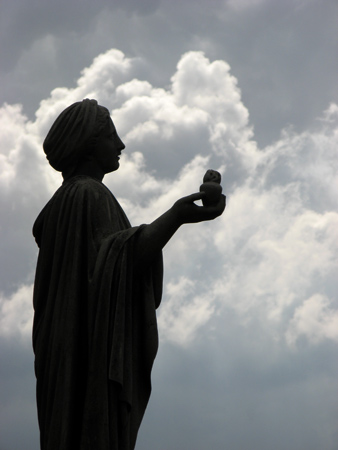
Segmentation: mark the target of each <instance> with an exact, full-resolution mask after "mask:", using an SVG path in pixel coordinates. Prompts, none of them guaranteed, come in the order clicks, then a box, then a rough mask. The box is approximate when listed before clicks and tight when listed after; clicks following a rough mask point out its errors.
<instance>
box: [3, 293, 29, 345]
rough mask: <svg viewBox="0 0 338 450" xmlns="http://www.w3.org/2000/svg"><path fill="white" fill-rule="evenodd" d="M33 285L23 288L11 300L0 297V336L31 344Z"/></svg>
mask: <svg viewBox="0 0 338 450" xmlns="http://www.w3.org/2000/svg"><path fill="white" fill-rule="evenodd" d="M32 299H33V285H30V286H21V287H20V288H19V289H18V290H17V291H16V292H14V294H13V295H11V296H10V298H5V297H3V296H2V295H1V296H0V336H1V337H3V338H5V339H12V338H13V337H14V338H18V337H19V338H21V339H22V340H23V341H24V342H29V343H30V342H31V336H32V324H33V310H32Z"/></svg>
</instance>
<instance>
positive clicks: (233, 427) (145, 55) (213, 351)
mask: <svg viewBox="0 0 338 450" xmlns="http://www.w3.org/2000/svg"><path fill="white" fill-rule="evenodd" d="M0 17H1V19H0V20H1V23H0V25H1V26H0V42H1V65H0V79H1V84H0V86H1V92H0V123H1V125H0V208H1V217H0V245H1V251H0V258H1V260H0V267H1V269H0V358H1V364H0V404H1V409H0V449H1V450H18V449H23V450H36V449H37V448H38V439H39V434H38V425H37V417H36V407H35V379H34V357H33V353H32V347H31V327H32V317H33V309H32V288H33V282H34V272H35V264H36V258H37V247H36V245H35V242H34V240H33V238H32V235H31V228H32V224H33V222H34V220H35V218H36V217H37V215H38V213H39V212H40V210H41V209H42V207H43V206H44V204H45V203H46V202H47V201H48V200H49V198H50V197H51V196H52V195H53V192H54V191H55V190H56V189H57V188H58V187H59V185H60V184H61V181H62V180H61V176H60V174H59V173H58V172H55V171H54V170H53V169H52V168H51V167H50V166H49V165H48V163H47V161H46V158H45V156H44V153H43V151H42V142H43V139H44V137H45V136H46V134H47V132H48V130H49V128H50V126H51V124H52V123H53V121H54V120H55V118H56V117H57V115H58V114H59V113H60V112H61V111H62V110H63V109H64V108H65V107H67V106H68V105H70V104H71V103H73V102H75V101H79V100H82V99H83V98H95V99H97V100H98V101H99V103H100V104H102V105H104V106H106V107H108V108H109V110H110V111H111V114H112V118H113V120H114V123H115V125H116V128H117V130H118V133H119V135H120V136H121V138H122V140H123V141H124V143H125V145H126V149H125V150H124V152H123V156H122V158H121V161H120V169H119V170H118V171H117V172H115V173H113V174H110V175H107V176H106V177H105V179H104V182H105V184H106V185H107V186H108V187H109V188H110V189H111V190H112V192H113V193H114V194H115V195H116V197H117V198H118V199H119V201H120V203H121V204H122V206H123V208H124V209H125V211H126V213H127V215H128V217H129V219H130V221H131V222H132V224H133V225H138V224H141V223H150V222H151V221H152V220H154V219H155V218H156V217H158V216H159V215H160V214H161V213H163V212H164V211H165V210H167V209H168V208H170V206H171V205H172V204H173V203H174V202H175V201H176V200H177V199H178V198H180V197H182V196H185V195H188V194H191V193H193V192H197V191H198V190H199V185H200V184H201V182H202V178H203V175H204V173H205V171H206V170H207V169H209V168H213V169H216V170H219V171H220V172H221V173H222V185H223V191H224V193H225V194H226V196H227V208H226V211H225V213H224V214H223V216H222V217H221V218H218V219H217V220H215V221H212V222H208V223H202V224H195V225H184V226H183V227H181V229H180V230H179V231H178V232H177V234H176V235H175V236H174V237H173V238H172V240H171V241H170V242H169V244H168V245H167V246H166V248H165V249H164V260H165V278H164V295H163V299H162V305H161V306H160V308H159V309H158V326H159V335H160V347H159V352H158V355H157V358H156V361H155V365H154V369H153V374H152V382H153V392H152V396H151V399H150V403H149V406H148V409H147V411H146V415H145V418H144V421H143V423H142V425H141V429H140V431H139V437H138V442H137V446H136V450H184V449H187V450H206V449H213V450H224V449H229V450H271V449H274V450H285V449H288V450H305V449H306V450H337V449H338V444H337V442H338V428H337V422H338V382H337V379H338V359H337V342H338V299H337V265H338V264H337V256H338V251H337V243H338V239H337V238H338V235H337V234H338V233H337V229H338V227H337V225H338V211H337V194H338V192H337V191H338V175H337V174H338V170H337V169H338V155H337V144H338V84H337V73H338V58H337V51H338V34H337V30H336V28H337V27H336V25H337V21H338V3H337V2H336V0H208V1H207V0H195V1H191V0H181V1H178V0H172V1H170V2H169V1H168V2H165V1H161V0H139V1H137V0H123V1H122V0H115V1H110V2H109V1H106V0H97V1H96V2H92V1H89V0H60V1H58V2H45V1H42V0H11V1H8V2H3V3H2V4H1V6H0Z"/></svg>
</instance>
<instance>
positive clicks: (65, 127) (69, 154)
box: [43, 98, 110, 172]
mask: <svg viewBox="0 0 338 450" xmlns="http://www.w3.org/2000/svg"><path fill="white" fill-rule="evenodd" d="M109 118H110V115H109V111H108V109H107V108H104V107H103V106H100V105H98V103H97V101H96V100H89V99H88V98H86V99H85V100H83V101H82V102H76V103H73V104H72V105H70V106H68V108H66V109H65V110H64V111H62V113H61V114H60V115H59V117H58V118H57V119H56V120H55V122H54V123H53V125H52V128H51V129H50V130H49V132H48V134H47V136H46V139H45V140H44V143H43V149H44V151H45V153H46V156H47V159H48V161H49V164H50V165H51V166H52V167H53V168H54V169H55V170H58V171H60V172H63V171H66V170H69V168H71V167H75V166H76V165H77V164H78V162H79V161H80V160H81V159H82V158H83V157H84V156H85V155H86V154H88V153H90V151H91V150H93V148H95V144H96V140H97V138H98V135H99V133H100V131H101V130H102V129H103V128H104V126H105V125H106V123H107V121H108V119H109Z"/></svg>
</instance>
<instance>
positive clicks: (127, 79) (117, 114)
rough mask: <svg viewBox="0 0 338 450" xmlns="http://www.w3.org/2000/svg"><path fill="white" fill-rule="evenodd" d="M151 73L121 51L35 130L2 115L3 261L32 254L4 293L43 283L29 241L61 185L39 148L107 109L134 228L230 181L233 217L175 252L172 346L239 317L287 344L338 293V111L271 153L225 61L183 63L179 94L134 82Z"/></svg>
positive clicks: (169, 254) (186, 230) (183, 234)
mask: <svg viewBox="0 0 338 450" xmlns="http://www.w3.org/2000/svg"><path fill="white" fill-rule="evenodd" d="M139 63H140V61H139V59H138V58H127V57H126V56H125V55H124V54H123V53H122V52H121V51H119V50H116V49H111V50H109V51H107V52H105V53H103V54H101V55H99V56H98V57H96V58H95V59H94V60H93V63H92V64H91V65H90V66H89V67H87V68H85V69H84V70H83V71H82V73H81V76H80V77H79V79H78V81H77V83H76V86H75V87H74V88H56V89H54V90H53V91H52V92H51V95H50V97H49V98H47V99H45V100H43V101H41V104H40V107H39V109H38V110H37V112H36V119H35V121H34V122H33V121H28V119H27V118H26V117H25V116H24V115H23V114H22V109H21V108H20V106H18V105H4V107H3V108H2V109H1V114H2V115H1V118H2V121H3V123H4V124H5V125H6V126H5V127H4V128H3V130H4V131H3V132H2V136H1V139H2V141H1V142H2V148H3V150H2V154H1V158H2V165H1V167H2V171H1V176H0V181H1V185H2V192H1V201H2V204H3V206H4V208H6V209H7V210H8V211H10V214H9V215H8V216H7V218H6V219H5V221H4V228H5V229H6V230H8V231H7V233H8V236H7V237H8V239H7V241H6V243H5V244H4V247H5V249H8V250H6V252H7V253H10V250H9V249H10V248H18V247H20V248H21V250H23V255H24V258H23V259H24V261H25V266H24V265H20V264H19V268H18V269H19V270H13V269H14V264H15V257H16V255H17V253H16V252H14V253H13V252H12V253H13V257H12V260H11V259H10V260H9V261H7V267H8V269H7V274H9V273H12V276H11V283H6V282H5V278H4V280H3V281H4V284H5V285H6V286H7V287H6V289H7V290H6V292H7V294H6V295H7V297H8V295H10V294H11V295H14V294H13V292H16V290H17V289H18V287H19V286H20V285H21V284H22V280H23V279H24V280H26V283H27V285H28V284H29V283H30V282H31V281H32V275H33V268H34V259H35V255H36V250H34V244H33V242H32V238H31V237H30V236H29V233H28V230H30V226H31V224H32V222H33V220H34V214H35V215H37V213H38V208H39V207H41V206H42V205H43V203H44V202H45V201H46V200H47V199H48V196H50V195H52V193H53V191H54V190H55V189H56V188H57V187H58V185H59V183H60V176H59V175H58V174H57V173H56V172H55V171H53V170H52V169H50V167H49V166H48V165H47V163H46V160H45V158H44V155H43V152H42V151H41V142H42V140H43V138H44V136H45V135H46V133H47V131H48V129H49V127H50V126H51V124H52V122H53V120H54V119H55V117H56V116H57V115H58V114H59V113H60V112H61V111H62V110H63V109H64V108H65V107H66V106H68V105H69V104H70V103H73V102H74V101H78V100H81V99H82V98H85V97H89V98H97V99H98V100H99V102H100V103H101V104H104V105H106V106H108V107H109V108H110V109H111V110H112V116H113V119H114V121H115V123H116V125H117V128H118V131H119V134H120V135H121V137H122V139H124V141H125V143H126V145H127V148H126V150H125V151H124V153H125V154H124V155H123V157H122V160H121V168H120V170H119V171H118V172H117V173H116V174H114V175H113V176H111V177H107V185H108V186H109V187H110V188H111V189H112V190H113V191H114V193H115V194H116V195H117V197H118V198H120V199H121V203H122V205H123V206H124V208H125V209H126V211H127V215H128V216H129V217H130V218H131V221H132V223H134V224H137V223H143V222H146V223H147V222H149V221H151V220H153V219H155V218H156V217H157V216H158V215H160V214H161V213H162V212H163V211H164V210H165V209H167V208H169V207H170V206H171V204H173V202H174V201H175V200H176V199H177V198H179V197H180V196H183V195H188V194H189V193H191V192H193V191H197V190H198V187H199V184H200V183H201V181H202V177H203V174H204V171H205V170H206V169H207V168H209V167H214V168H216V169H219V170H221V171H222V172H223V180H224V188H225V191H226V193H227V194H228V207H227V210H226V213H225V215H224V216H222V218H220V219H218V220H217V221H215V222H213V223H207V224H199V225H196V226H191V227H189V226H185V227H183V228H182V229H181V230H180V231H179V232H178V234H177V236H175V237H174V238H173V242H172V243H170V244H169V246H168V249H166V251H165V253H166V264H167V270H166V281H167V286H168V287H167V295H168V296H169V298H170V299H171V301H170V302H169V303H168V305H170V306H163V308H162V311H160V316H159V317H160V319H159V320H160V322H161V323H162V324H163V336H164V339H169V340H170V339H173V340H175V342H176V343H179V342H180V343H182V344H187V342H189V341H190V342H191V341H192V340H193V338H194V334H195V333H196V332H197V330H198V329H199V328H200V327H201V326H202V325H203V326H204V325H205V324H206V323H207V322H208V321H209V320H211V319H212V317H213V315H215V314H216V313H217V314H219V313H220V311H222V310H224V308H231V309H234V310H235V311H237V314H238V315H239V316H238V317H239V320H241V321H242V322H243V323H245V322H246V321H247V320H250V315H251V316H252V315H253V316H254V317H255V318H259V320H261V321H262V326H263V325H264V326H266V327H267V328H268V329H269V330H270V331H271V333H276V329H277V333H281V335H280V336H279V338H281V336H284V335H285V333H287V331H286V330H288V329H289V322H290V320H293V319H292V317H293V315H294V314H296V313H295V311H296V309H297V308H299V307H300V305H302V304H303V303H304V301H306V299H307V298H309V293H314V295H317V294H318V295H323V296H324V297H325V296H328V297H330V295H331V293H330V292H329V291H330V289H331V288H330V286H332V285H333V283H334V275H333V274H334V267H335V266H334V262H333V261H334V251H335V248H336V244H335V242H337V241H336V240H335V234H334V230H335V229H336V224H337V214H336V213H335V212H334V209H333V206H334V199H335V198H336V188H335V187H334V186H337V174H336V171H335V170H334V164H335V162H336V159H337V157H336V153H335V148H336V145H337V132H336V129H337V110H338V108H337V106H336V105H334V104H332V105H331V106H330V107H329V108H328V109H327V110H326V111H325V112H324V114H323V116H322V117H321V118H320V120H318V123H317V124H316V126H315V127H314V128H313V129H312V130H308V131H306V132H303V133H298V134H297V133H296V132H294V131H293V130H292V129H291V128H289V129H286V130H284V132H283V133H282V136H281V139H280V140H278V141H276V142H275V143H274V144H273V145H270V146H268V147H266V148H265V149H259V148H258V147H257V144H256V142H255V141H254V140H253V137H254V136H253V130H252V127H251V126H250V123H249V114H248V110H247V108H246V107H245V106H244V105H243V102H242V100H241V92H240V89H239V88H238V83H237V80H236V78H235V77H234V76H233V75H232V74H231V71H230V67H229V65H228V64H227V63H226V62H225V61H213V62H210V60H208V58H206V56H205V55H204V54H203V53H202V52H188V53H185V54H184V55H182V57H181V59H180V61H179V62H178V64H177V69H176V72H175V74H174V75H173V76H172V78H171V81H172V84H171V85H170V86H169V87H168V88H167V89H163V88H156V87H154V86H152V85H151V83H149V81H146V80H139V79H136V78H135V76H134V75H135V67H137V66H138V64H139ZM126 180H128V181H126ZM41 186H44V187H45V189H41ZM13 205H14V206H13ZM32 205H34V208H33V210H32ZM33 211H34V214H33ZM23 217H25V220H23V219H22V218H23ZM27 218H29V221H28V220H27ZM10 223H16V228H13V227H11V226H10ZM27 225H29V226H28V228H27ZM28 242H29V244H28ZM177 255H180V256H179V260H178V256H177ZM312 255H316V257H315V258H313V257H312ZM27 261H29V264H27ZM182 283H183V284H182ZM179 288H182V292H181V293H180V295H178V291H179ZM18 292H21V291H20V290H19V291H18ZM175 297H177V298H178V299H180V300H177V301H175ZM188 299H189V301H188ZM187 302H188V303H187ZM184 305H185V306H184ZM178 317H180V318H179V319H178ZM297 317H298V316H297ZM276 327H277V328H276ZM278 327H280V328H278ZM288 333H289V334H287V336H289V335H290V332H288ZM288 342H290V338H288Z"/></svg>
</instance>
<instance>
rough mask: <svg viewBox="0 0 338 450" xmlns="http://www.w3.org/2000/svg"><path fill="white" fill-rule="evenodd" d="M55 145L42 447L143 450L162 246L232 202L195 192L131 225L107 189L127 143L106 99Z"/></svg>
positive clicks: (40, 368)
mask: <svg viewBox="0 0 338 450" xmlns="http://www.w3.org/2000/svg"><path fill="white" fill-rule="evenodd" d="M43 147H44V151H45V153H46V155H47V158H48V160H49V162H50V164H51V166H52V167H54V168H55V169H56V170H58V171H61V172H62V175H63V178H64V181H63V184H62V186H61V187H60V188H59V189H58V190H57V191H56V193H55V194H54V195H53V197H52V198H51V200H50V201H49V202H48V203H47V205H46V206H45V207H44V208H43V210H42V211H41V213H40V214H39V216H38V218H37V219H36V222H35V224H34V227H33V234H34V237H35V239H36V242H37V244H38V246H39V248H40V251H39V257H38V262H37V269H36V277H35V286H34V309H35V315H34V325H33V347H34V352H35V373H36V378H37V407H38V419H39V426H40V442H41V449H42V450H108V449H111V450H131V449H133V448H134V447H135V442H136V437H137V432H138V429H139V426H140V424H141V421H142V417H143V414H144V412H145V409H146V406H147V402H148V399H149V396H150V391H151V382H150V373H151V368H152V365H153V361H154V358H155V355H156V352H157V347H158V336H157V324H156V312H155V310H156V308H157V307H158V306H159V304H160V301H161V294H162V272H163V271H162V248H163V247H164V245H165V244H166V243H167V242H168V240H169V239H170V238H171V236H172V235H173V234H174V233H175V232H176V230H177V229H178V228H179V227H180V226H181V225H182V224H184V223H189V222H190V223H192V222H200V221H204V220H211V219H214V218H216V217H217V216H219V215H220V214H222V212H223V210H224V208H225V197H224V196H223V195H222V196H220V197H219V201H218V204H217V205H216V206H212V207H203V206H197V205H196V204H195V203H194V201H195V200H197V199H202V198H204V196H205V194H204V193H197V194H193V195H190V196H188V197H184V198H182V199H180V200H178V201H177V202H176V203H175V204H174V205H173V206H172V208H170V209H169V210H168V211H167V212H166V213H165V214H163V215H162V216H160V217H159V218H158V219H156V220H155V221H154V222H152V223H151V224H149V225H141V226H139V227H131V225H130V223H129V221H128V219H127V217H126V215H125V213H124V212H123V210H122V208H121V206H120V205H119V203H118V202H117V200H116V199H115V197H114V196H113V194H112V193H111V192H110V191H109V190H108V189H107V187H106V186H105V185H104V184H102V179H103V177H104V175H105V174H106V173H109V172H113V171H115V170H117V169H118V168H119V156H120V154H121V151H122V150H123V149H124V148H125V146H124V144H123V142H122V141H121V140H120V138H119V137H118V135H117V133H116V130H115V127H114V124H113V122H112V120H111V118H110V115H109V111H108V110H107V109H106V108H104V107H102V106H99V105H98V104H97V102H96V100H89V99H86V100H83V101H82V102H78V103H75V104H73V105H71V106H69V107H68V108H67V109H66V110H65V111H63V112H62V113H61V114H60V116H59V117H58V118H57V119H56V121H55V123H54V124H53V126H52V128H51V130H50V131H49V133H48V135H47V137H46V139H45V141H44V144H43Z"/></svg>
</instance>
